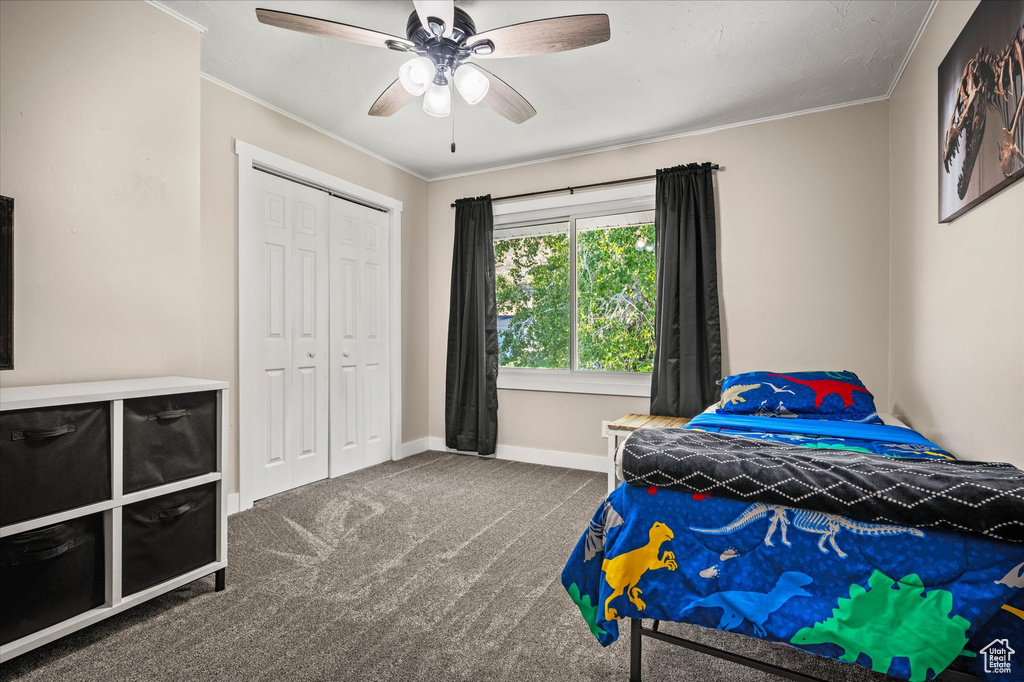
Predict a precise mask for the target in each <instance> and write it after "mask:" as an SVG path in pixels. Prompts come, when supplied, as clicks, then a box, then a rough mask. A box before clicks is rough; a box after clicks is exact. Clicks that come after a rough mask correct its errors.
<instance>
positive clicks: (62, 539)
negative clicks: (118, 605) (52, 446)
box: [0, 514, 106, 644]
mask: <svg viewBox="0 0 1024 682" xmlns="http://www.w3.org/2000/svg"><path fill="white" fill-rule="evenodd" d="M103 547H104V543H103V515H102V514H92V515H90V516H84V517H82V518H78V519H72V520H71V521H65V522H64V523H58V524H55V525H52V526H46V527H44V528H38V529H36V530H30V531H28V532H25V533H19V534H18V535H12V536H10V537H7V538H3V539H2V540H0V614H2V615H0V644H7V643H8V642H13V641H14V640H16V639H19V638H21V637H24V636H25V635H29V634H31V633H33V632H36V631H38V630H42V629H43V628H47V627H49V626H51V625H55V624H56V623H59V622H61V621H63V620H67V619H68V618H71V617H72V616H76V615H78V614H80V613H84V612H86V611H88V610H90V609H94V608H96V607H97V606H102V605H103V604H104V603H106V584H105V572H104V565H103V557H104V551H103Z"/></svg>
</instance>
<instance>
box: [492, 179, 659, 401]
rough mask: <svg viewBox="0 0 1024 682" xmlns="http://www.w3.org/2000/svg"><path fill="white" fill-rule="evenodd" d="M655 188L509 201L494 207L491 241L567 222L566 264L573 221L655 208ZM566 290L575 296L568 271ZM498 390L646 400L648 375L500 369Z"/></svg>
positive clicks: (646, 185) (625, 187)
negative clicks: (522, 228) (517, 230)
mask: <svg viewBox="0 0 1024 682" xmlns="http://www.w3.org/2000/svg"><path fill="white" fill-rule="evenodd" d="M654 189H655V183H653V182H650V181H644V182H638V183H635V184H630V185H619V186H615V187H604V188H600V189H592V190H587V191H582V192H580V193H573V194H562V195H558V196H545V197H537V198H534V199H523V200H521V201H510V202H507V203H502V204H498V205H496V206H495V207H494V237H495V239H500V238H502V230H503V229H506V230H507V229H510V228H511V227H512V226H516V225H524V224H526V225H530V224H535V223H537V222H541V221H546V220H552V221H554V220H567V221H568V222H569V225H570V228H569V230H570V255H569V260H570V262H575V240H576V233H575V229H574V226H575V222H574V221H575V220H577V219H579V218H583V217H587V216H595V215H611V214H618V213H628V212H632V211H649V210H652V209H653V208H654ZM569 288H570V290H572V291H575V289H576V284H575V271H574V270H572V271H571V277H570V284H569ZM571 304H572V308H573V309H572V311H570V316H569V319H570V320H574V319H576V310H575V307H576V298H575V296H574V297H573V298H572V301H571ZM572 334H573V337H572V351H571V354H572V357H571V364H570V366H575V365H576V357H575V353H576V331H575V329H573V330H572ZM498 388H500V389H506V390H516V391H553V392H556V393H587V394H594V395H621V396H635V397H642V398H644V397H650V395H651V374H650V373H649V372H595V371H587V370H579V369H577V370H568V369H539V368H538V369H534V368H525V367H502V368H500V369H499V370H498Z"/></svg>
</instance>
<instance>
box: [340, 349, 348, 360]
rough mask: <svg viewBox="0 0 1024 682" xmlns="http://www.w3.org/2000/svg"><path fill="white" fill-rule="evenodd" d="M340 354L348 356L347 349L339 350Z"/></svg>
mask: <svg viewBox="0 0 1024 682" xmlns="http://www.w3.org/2000/svg"><path fill="white" fill-rule="evenodd" d="M341 354H342V355H344V356H345V357H346V358H347V357H348V351H347V350H343V351H342V352H341Z"/></svg>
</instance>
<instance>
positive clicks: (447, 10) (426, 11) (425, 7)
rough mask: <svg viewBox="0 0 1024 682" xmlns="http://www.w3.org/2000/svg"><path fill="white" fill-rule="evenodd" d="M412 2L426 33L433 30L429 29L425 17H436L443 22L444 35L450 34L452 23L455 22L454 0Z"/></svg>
mask: <svg viewBox="0 0 1024 682" xmlns="http://www.w3.org/2000/svg"><path fill="white" fill-rule="evenodd" d="M412 4H413V5H415V6H416V14H418V15H419V17H420V23H421V24H423V28H425V29H427V32H428V33H433V31H431V30H430V24H429V23H427V17H436V18H438V19H440V20H441V21H443V22H444V35H445V36H450V35H451V34H452V25H453V24H454V23H455V0H413V3H412Z"/></svg>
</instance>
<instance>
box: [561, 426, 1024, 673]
mask: <svg viewBox="0 0 1024 682" xmlns="http://www.w3.org/2000/svg"><path fill="white" fill-rule="evenodd" d="M759 420H760V421H759ZM851 428H852V430H851ZM807 431H810V433H808V432H807ZM655 432H660V433H655ZM698 436H699V438H698ZM800 449H802V450H803V451H804V452H806V453H807V456H806V457H801V450H800ZM622 459H623V472H624V476H623V477H624V479H625V480H626V481H627V482H630V484H623V485H621V486H619V487H618V488H617V489H616V490H615V491H613V492H612V493H611V494H609V495H608V497H607V498H606V499H605V501H604V502H603V503H602V504H601V506H600V507H599V508H598V510H597V511H596V513H595V514H594V516H593V518H592V520H591V522H590V525H589V527H588V528H587V529H586V530H585V532H584V533H583V536H582V537H581V538H580V540H579V543H578V544H577V545H576V548H575V550H574V551H573V553H572V555H571V557H570V558H569V561H568V563H567V564H566V566H565V569H564V570H563V572H562V584H563V586H564V587H565V589H566V590H567V591H568V593H569V595H570V597H571V598H572V600H573V602H574V603H575V604H576V605H577V606H578V607H579V610H580V612H581V613H582V615H583V618H584V620H585V621H586V624H587V626H588V627H589V628H590V631H591V633H593V635H594V636H595V637H596V638H597V640H598V641H599V642H600V643H601V644H602V645H604V646H607V645H609V644H611V643H612V642H614V641H615V640H616V638H617V637H618V635H619V619H622V618H647V619H658V620H665V621H675V622H684V623H691V624H696V625H702V626H706V627H713V628H719V629H722V630H729V631H732V632H738V633H742V634H745V635H749V636H751V637H757V638H761V639H765V640H769V641H773V642H782V643H785V644H788V645H791V646H793V647H796V648H799V649H802V650H804V651H807V652H810V653H813V654H818V655H821V656H827V657H830V658H836V659H839V660H841V661H845V662H848V663H857V664H860V665H862V666H865V667H868V668H871V669H872V670H875V671H877V672H882V673H888V674H889V675H892V676H894V677H898V678H902V679H908V680H914V681H917V680H927V679H932V678H933V677H934V676H935V675H938V674H939V673H940V672H941V671H943V670H944V669H946V668H947V667H949V666H951V665H954V664H955V667H959V668H963V669H965V670H967V671H968V672H970V673H972V674H974V675H976V676H978V677H980V678H982V679H988V680H994V681H996V680H997V681H999V682H1007V681H1008V680H1011V679H1024V675H1021V673H1022V672H1024V658H1020V656H1024V589H1021V588H1024V543H1022V542H1021V539H1022V538H1021V537H1020V536H1021V534H1022V533H1021V531H1022V529H1024V505H1022V504H1021V502H1020V501H1021V500H1022V499H1024V497H1022V494H1024V485H1021V480H1022V479H1021V478H1020V477H1021V476H1024V474H1022V472H1020V471H1019V470H1016V469H1014V468H1013V467H1009V468H1008V469H1006V467H1008V465H986V466H979V467H973V468H972V467H963V468H962V470H969V473H968V474H965V476H967V477H968V478H970V477H974V479H975V480H973V482H971V483H965V482H957V481H955V480H953V479H950V478H949V477H950V476H954V477H955V476H956V475H957V471H959V470H958V469H956V468H955V467H946V468H945V469H942V467H941V466H938V465H937V464H936V463H937V462H945V463H950V462H952V461H953V460H955V458H953V456H952V455H951V454H950V453H948V452H945V451H944V450H942V449H941V448H939V447H938V446H936V445H934V444H933V443H929V442H928V441H927V440H925V439H924V438H923V437H922V436H920V434H917V433H916V432H914V431H912V430H910V429H905V428H901V427H892V426H881V425H878V426H876V425H853V424H848V423H841V422H834V423H833V422H827V421H817V420H807V419H778V418H774V419H773V418H756V417H754V418H749V419H747V420H744V419H743V418H741V419H740V420H739V421H736V417H732V416H721V415H703V416H701V417H699V418H697V419H695V420H692V421H691V422H690V424H688V425H687V427H686V428H685V429H664V430H649V431H646V432H645V430H640V431H637V432H635V433H634V434H633V435H631V436H630V438H629V439H627V441H626V443H625V445H624V448H623V457H622ZM751 461H753V464H751ZM709 462H710V464H709ZM961 464H966V463H961ZM904 465H905V466H904ZM751 466H753V467H755V469H754V470H751V469H750V468H749V467H751ZM901 468H906V471H905V472H904V471H901V470H900V469H901ZM940 469H941V471H940ZM950 471H952V472H953V473H950ZM936 472H938V473H936ZM752 473H758V475H756V476H754V475H752ZM901 476H904V477H907V478H906V479H904V480H906V481H909V482H910V483H909V484H908V485H906V486H903V487H905V488H906V490H904V491H901V492H900V493H899V494H894V493H893V489H894V486H893V481H894V480H899V477H901ZM943 476H945V477H946V478H942V477H943ZM773 477H774V478H773ZM830 477H831V478H830ZM894 477H896V478H894ZM914 477H917V478H914ZM754 479H757V480H759V481H760V483H759V484H757V485H754V484H752V480H754ZM951 480H953V482H952V483H951V482H950V481H951ZM783 481H785V483H783ZM792 481H797V483H795V484H794V483H792ZM919 483H920V485H919ZM787 485H789V486H790V487H789V488H787V487H786V486H787ZM800 485H804V486H805V487H806V489H807V491H808V494H807V496H803V495H802V494H801V492H800V489H799V486H800ZM794 486H795V487H794ZM922 486H923V488H924V489H928V488H929V486H930V489H931V491H932V494H928V495H924V494H917V493H915V491H917V490H918V489H920V488H922ZM866 487H867V488H866ZM896 487H900V486H896ZM975 487H977V488H978V489H979V490H981V489H986V490H987V492H986V493H985V494H984V495H980V496H979V495H978V494H976V492H972V491H974V488H975ZM812 488H813V494H812V492H811V491H812ZM862 488H864V489H865V493H866V494H864V495H860V496H858V498H857V500H853V498H852V497H851V495H850V494H849V492H850V491H851V490H859V489H862ZM868 488H870V489H868ZM950 490H953V491H960V495H961V497H960V498H957V499H956V500H955V503H954V502H953V500H952V497H950V496H949V495H947V491H950ZM708 491H711V492H710V493H709V492H708ZM780 491H781V492H780ZM904 493H905V494H904ZM780 494H782V495H784V497H785V500H794V499H795V500H798V501H797V502H796V503H788V504H787V503H784V500H783V499H780V498H779V497H778V495H780ZM729 498H733V499H729ZM861 498H864V499H869V498H870V501H871V502H870V504H867V505H866V506H864V505H862V504H861V503H860V499H861ZM926 498H927V499H926ZM805 500H806V503H805ZM852 500H853V501H852ZM964 505H966V506H964ZM808 507H812V508H808ZM862 507H863V508H862ZM915 508H916V511H921V512H922V516H921V517H920V518H922V519H927V521H922V522H921V523H916V524H915V523H913V520H914V519H916V518H918V515H917V514H916V511H915ZM839 509H849V510H850V513H849V514H840V513H836V512H837V511H838V510H839ZM894 510H898V511H896V512H894ZM922 510H923V511H922ZM1000 519H1001V520H1000ZM990 644H991V645H992V646H990ZM1000 649H1001V650H1002V652H1003V653H1004V654H1005V652H1006V650H1007V649H1010V650H1013V651H1016V652H1021V653H1020V654H1019V655H1018V658H1017V659H1015V660H1010V661H1009V662H1008V663H1009V668H1007V667H1005V666H1006V664H1007V662H1006V661H1005V660H1003V661H1002V662H1000V660H998V657H997V656H996V655H995V654H996V653H997V650H1000ZM1000 666H1004V667H1002V668H1001V667H1000Z"/></svg>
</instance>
